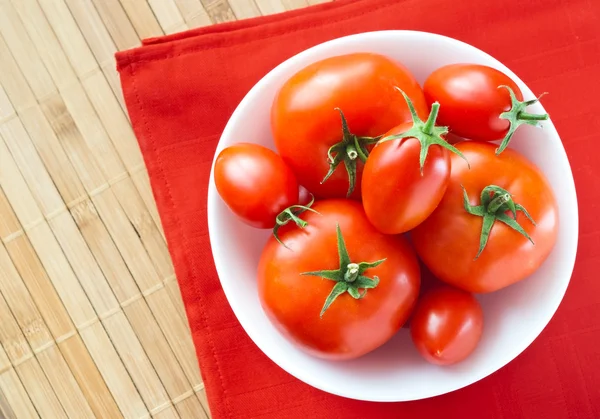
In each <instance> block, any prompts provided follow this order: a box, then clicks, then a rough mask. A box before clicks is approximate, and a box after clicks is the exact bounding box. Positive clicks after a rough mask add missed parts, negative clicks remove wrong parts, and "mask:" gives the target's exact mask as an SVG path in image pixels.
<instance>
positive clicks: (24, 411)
mask: <svg viewBox="0 0 600 419" xmlns="http://www.w3.org/2000/svg"><path fill="white" fill-rule="evenodd" d="M0 352H2V347H0ZM0 391H2V393H3V394H4V397H5V398H6V400H7V402H8V404H9V405H10V408H11V410H12V412H13V414H14V417H15V418H27V419H29V418H31V419H34V418H39V417H40V416H39V415H38V413H37V411H36V410H35V407H34V406H33V403H31V399H30V398H29V395H28V394H27V390H25V387H23V383H21V380H20V379H19V377H18V376H17V373H16V372H15V370H13V369H12V368H11V369H9V370H7V371H5V372H3V373H0Z"/></svg>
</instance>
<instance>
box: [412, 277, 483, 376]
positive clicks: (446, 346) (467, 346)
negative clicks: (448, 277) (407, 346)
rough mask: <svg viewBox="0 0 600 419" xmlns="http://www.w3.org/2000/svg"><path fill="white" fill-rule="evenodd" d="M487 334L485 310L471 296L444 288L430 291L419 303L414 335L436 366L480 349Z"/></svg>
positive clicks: (453, 361)
mask: <svg viewBox="0 0 600 419" xmlns="http://www.w3.org/2000/svg"><path fill="white" fill-rule="evenodd" d="M482 332H483V311H482V310H481V306H480V305H479V302H478V301H477V300H476V299H475V297H473V296H472V295H471V294H469V293H467V292H465V291H461V290H458V289H456V288H452V287H449V286H443V287H439V288H435V289H433V290H432V291H429V292H428V293H427V294H425V296H424V297H423V298H421V300H420V301H419V303H418V304H417V308H416V309H415V312H414V314H413V316H412V319H411V322H410V335H411V337H412V340H413V343H414V344H415V346H416V347H417V349H418V351H419V352H420V353H421V355H423V357H424V358H425V359H426V360H427V361H429V362H431V363H432V364H438V365H451V364H455V363H457V362H460V361H462V360H464V359H465V358H466V357H467V356H469V355H470V354H471V353H472V352H473V350H474V349H475V348H476V347H477V344H478V343H479V339H480V338H481V333H482Z"/></svg>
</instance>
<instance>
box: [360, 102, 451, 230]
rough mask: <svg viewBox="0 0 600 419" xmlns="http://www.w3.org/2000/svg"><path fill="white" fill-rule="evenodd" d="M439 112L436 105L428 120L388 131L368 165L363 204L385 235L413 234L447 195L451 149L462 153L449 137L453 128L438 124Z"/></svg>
mask: <svg viewBox="0 0 600 419" xmlns="http://www.w3.org/2000/svg"><path fill="white" fill-rule="evenodd" d="M407 101H410V100H409V99H407ZM409 105H410V103H409ZM438 109H439V105H437V104H434V106H433V107H432V112H431V115H430V116H429V118H428V121H427V122H423V121H421V120H420V119H419V118H418V117H417V116H416V115H413V121H412V122H408V123H404V124H401V125H398V126H397V127H395V128H393V129H392V130H390V131H388V132H387V133H386V134H385V135H384V136H383V140H382V141H381V142H380V143H379V144H377V146H375V148H374V149H373V151H372V152H371V155H370V156H369V160H367V163H366V164H365V167H364V172H363V178H362V200H363V205H364V207H365V212H366V214H367V217H368V218H369V221H371V223H372V224H373V225H374V226H375V227H377V229H378V230H379V231H381V232H382V233H386V234H400V233H404V232H406V231H409V230H412V229H413V228H414V227H416V226H417V225H419V224H420V223H421V222H423V221H424V220H425V219H426V218H427V217H428V216H429V215H430V214H431V213H432V212H433V210H434V209H435V208H436V207H437V205H438V204H439V202H440V200H441V199H442V196H444V192H445V191H446V187H447V186H448V179H449V178H450V153H449V152H448V149H450V150H451V151H454V152H457V150H456V149H455V148H454V147H453V146H451V145H449V144H448V143H447V142H446V141H445V140H444V138H443V137H444V135H445V134H446V132H447V129H446V128H445V127H436V126H435V119H436V115H437V112H438ZM397 137H400V138H397ZM394 138H397V139H394Z"/></svg>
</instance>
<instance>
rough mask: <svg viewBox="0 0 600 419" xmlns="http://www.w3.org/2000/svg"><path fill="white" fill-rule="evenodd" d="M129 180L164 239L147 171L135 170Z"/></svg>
mask: <svg viewBox="0 0 600 419" xmlns="http://www.w3.org/2000/svg"><path fill="white" fill-rule="evenodd" d="M131 179H132V180H133V183H135V187H136V189H137V190H138V191H139V192H140V196H141V197H142V199H143V201H144V204H145V205H146V208H148V211H150V215H151V216H152V219H153V220H154V223H155V224H156V226H157V227H158V231H160V234H161V235H162V236H163V238H165V232H164V230H163V228H162V221H161V219H160V215H159V214H158V208H156V201H155V200H154V195H152V188H151V186H150V178H149V177H148V171H147V170H146V168H145V167H144V169H143V170H136V171H135V172H134V173H132V174H131Z"/></svg>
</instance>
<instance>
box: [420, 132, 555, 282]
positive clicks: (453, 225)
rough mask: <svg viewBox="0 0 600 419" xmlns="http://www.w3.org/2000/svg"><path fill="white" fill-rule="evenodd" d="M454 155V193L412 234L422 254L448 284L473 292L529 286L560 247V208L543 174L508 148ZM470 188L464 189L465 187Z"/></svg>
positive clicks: (466, 147) (468, 145) (463, 146)
mask: <svg viewBox="0 0 600 419" xmlns="http://www.w3.org/2000/svg"><path fill="white" fill-rule="evenodd" d="M456 147H457V148H458V149H459V150H460V151H461V152H462V153H463V154H464V156H465V157H466V159H467V160H468V161H469V163H470V165H471V168H470V169H469V168H468V167H467V164H466V163H465V161H464V160H463V159H461V158H460V157H459V156H457V155H455V154H452V155H451V156H450V160H451V168H452V169H451V173H450V180H449V183H448V188H447V190H446V193H445V194H444V197H443V198H442V200H441V202H440V204H439V205H438V207H437V209H436V210H435V211H434V212H433V213H432V214H431V215H430V216H429V217H428V218H427V219H426V220H425V221H424V222H423V223H421V224H420V225H418V226H417V227H416V228H415V229H414V230H413V231H412V232H411V235H412V241H413V244H414V246H415V249H416V251H417V253H418V255H419V256H420V258H421V259H422V261H423V262H424V263H425V264H426V265H427V267H428V268H429V269H430V270H431V271H432V273H433V274H434V275H435V276H437V277H438V278H439V279H440V280H442V281H444V282H446V283H449V284H451V285H454V286H456V287H458V288H462V289H464V290H466V291H470V292H479V293H485V292H491V291H496V290H499V289H501V288H504V287H506V286H508V285H511V284H514V283H515V282H518V281H521V280H522V279H524V278H526V277H527V276H529V275H530V274H532V273H533V272H534V271H535V270H536V269H538V267H539V266H540V265H541V264H542V263H543V262H544V260H545V259H546V258H547V257H548V255H549V254H550V251H551V250H552V248H553V247H554V244H555V242H556V237H557V231H558V207H557V204H556V199H555V197H554V194H553V192H552V188H551V186H550V184H549V183H548V181H547V180H546V178H545V177H544V175H543V174H542V173H541V171H540V170H539V169H538V168H537V167H536V166H535V165H534V164H533V163H531V162H530V161H529V160H527V159H526V158H525V157H524V156H522V155H521V154H519V153H517V152H516V151H514V150H512V149H506V150H505V151H504V153H502V154H501V155H499V156H496V155H495V147H494V145H493V144H489V143H479V142H475V141H466V142H463V143H459V144H457V145H456ZM463 188H464V189H463Z"/></svg>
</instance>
